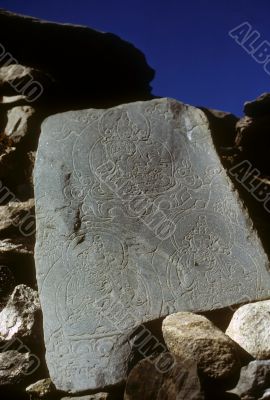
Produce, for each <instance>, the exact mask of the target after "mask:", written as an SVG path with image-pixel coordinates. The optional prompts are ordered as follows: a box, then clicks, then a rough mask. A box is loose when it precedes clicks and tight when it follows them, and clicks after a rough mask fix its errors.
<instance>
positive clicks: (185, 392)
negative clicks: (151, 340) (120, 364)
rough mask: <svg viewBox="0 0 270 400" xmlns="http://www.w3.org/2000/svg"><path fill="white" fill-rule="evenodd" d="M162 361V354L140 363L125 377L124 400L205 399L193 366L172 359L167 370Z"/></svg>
mask: <svg viewBox="0 0 270 400" xmlns="http://www.w3.org/2000/svg"><path fill="white" fill-rule="evenodd" d="M164 361H165V359H163V356H162V355H160V356H158V357H157V358H153V359H144V360H142V361H140V362H139V363H138V364H137V365H136V367H134V368H133V370H132V371H131V373H130V375H129V377H128V380H127V384H126V390H125V395H124V400H184V399H185V400H203V399H204V395H203V393H202V391H201V385H200V381H199V377H198V374H197V367H196V364H191V365H183V364H182V363H180V362H179V361H177V359H175V361H174V363H173V364H171V365H170V366H169V364H167V367H168V370H167V371H166V369H167V368H166V367H165V366H166V362H164ZM164 367H165V370H163V368H164ZM165 371H166V372H165Z"/></svg>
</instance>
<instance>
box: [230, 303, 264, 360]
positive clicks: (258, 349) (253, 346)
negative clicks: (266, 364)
mask: <svg viewBox="0 0 270 400" xmlns="http://www.w3.org/2000/svg"><path fill="white" fill-rule="evenodd" d="M269 324H270V300H265V301H259V302H256V303H251V304H245V305H244V306H242V307H240V308H238V310H237V311H236V312H235V313H234V315H233V317H232V320H231V322H230V324H229V326H228V328H227V331H226V334H227V335H228V336H230V337H231V338H232V339H233V340H234V341H235V342H236V343H238V344H239V345H240V346H241V347H242V348H243V349H245V350H246V351H247V352H248V353H249V354H251V355H252V356H253V357H254V358H257V359H259V360H265V359H268V358H270V331H269Z"/></svg>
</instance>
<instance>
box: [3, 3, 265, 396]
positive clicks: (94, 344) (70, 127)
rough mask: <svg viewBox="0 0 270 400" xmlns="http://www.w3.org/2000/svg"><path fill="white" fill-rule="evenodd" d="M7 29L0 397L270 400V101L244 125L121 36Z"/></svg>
mask: <svg viewBox="0 0 270 400" xmlns="http://www.w3.org/2000/svg"><path fill="white" fill-rule="evenodd" d="M18 30H19V31H20V32H23V33H24V34H23V35H21V36H18V35H17V34H16V35H14V32H18ZM0 33H1V43H0V263H1V266H0V397H1V399H2V398H3V399H5V400H8V399H14V398H16V400H31V399H32V400H38V399H43V400H60V399H62V400H68V399H70V400H71V399H77V400H80V399H84V400H105V399H106V400H137V399H138V400H139V399H140V400H143V399H144V400H148V399H149V400H150V399H153V400H216V399H219V400H226V399H227V400H230V399H231V400H233V399H235V400H236V399H242V400H263V399H265V400H266V399H268V398H270V372H269V371H270V366H269V363H270V345H269V332H268V330H269V329H268V322H269V313H270V309H269V308H270V306H269V300H267V298H270V276H269V261H268V260H269V254H270V242H269V234H270V223H269V210H270V206H268V194H269V193H270V185H269V182H270V178H269V175H270V173H269V165H268V150H267V146H268V142H269V137H268V136H269V135H268V130H269V118H270V108H269V104H270V101H269V99H270V95H269V94H267V93H266V94H263V95H262V96H260V97H259V98H258V99H256V100H254V101H252V102H249V103H246V104H245V107H244V112H245V116H244V117H243V118H242V119H240V120H239V119H238V118H237V117H235V116H234V115H232V114H229V113H223V112H221V111H216V110H208V109H205V108H203V107H201V108H200V109H199V108H195V107H190V106H186V105H184V104H182V103H179V102H177V101H174V100H169V99H156V98H154V96H152V95H151V88H150V82H151V80H152V79H153V76H154V72H153V70H152V69H151V68H150V67H149V66H148V65H147V63H146V60H145V58H144V55H143V54H142V53H141V52H140V51H139V50H137V49H136V48H135V47H134V46H132V45H131V44H129V43H127V42H125V41H123V40H121V39H120V38H118V37H117V36H115V35H113V34H108V33H101V32H97V31H94V30H92V29H90V28H86V27H79V26H72V25H61V24H54V23H49V22H44V21H39V20H37V19H35V18H29V17H24V16H18V15H15V14H12V13H9V12H6V11H4V10H0ZM41 43H42V46H41V45H40V44H41ZM71 50H72V57H71ZM72 78H74V79H72ZM82 109H84V110H82ZM76 110H77V111H76ZM78 110H80V111H78ZM58 113H62V114H58ZM54 114H58V115H57V116H52V115H54ZM47 117H50V118H48V120H47V121H46V123H45V124H43V127H42V138H41V140H40V145H39V148H38V141H39V136H40V132H41V125H42V123H43V121H44V119H45V118H47ZM37 148H38V157H37V162H36V152H37ZM35 162H36V165H35ZM222 164H223V166H222ZM34 166H35V188H34V181H33V169H34ZM236 189H237V191H238V193H237V191H236ZM239 196H240V198H241V199H242V201H243V202H244V205H245V207H247V209H248V213H247V212H246V211H244V209H243V206H242V203H241V201H240V200H239ZM35 203H36V204H37V222H38V224H37V229H38V232H37V233H38V235H37V238H38V239H37V243H36V260H35V261H36V264H37V265H36V266H35V261H34V245H35V230H36V227H35ZM268 208H269V209H268ZM248 214H249V215H248ZM149 217H151V218H150V219H149ZM160 222H162V223H163V224H160ZM164 222H165V223H164ZM253 224H254V226H255V228H256V229H257V232H258V233H257V232H256V231H255V230H254V227H253ZM36 267H37V269H36ZM36 274H37V278H38V285H37V282H36ZM38 292H39V293H38ZM39 297H40V300H41V306H40V302H39ZM258 300H261V301H258ZM245 303H246V304H245ZM241 304H244V305H241ZM41 308H42V310H43V314H44V321H43V327H42V315H41ZM234 311H235V312H234ZM206 316H207V318H206ZM226 321H228V323H226ZM227 325H228V326H227ZM43 331H44V333H45V342H46V351H47V356H46V357H47V362H48V368H49V370H47V364H46V362H45V347H44V343H43Z"/></svg>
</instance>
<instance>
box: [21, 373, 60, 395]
mask: <svg viewBox="0 0 270 400" xmlns="http://www.w3.org/2000/svg"><path fill="white" fill-rule="evenodd" d="M26 392H27V393H29V394H30V395H31V396H32V398H38V399H47V398H49V397H50V395H51V394H52V393H54V392H55V387H54V385H53V383H52V381H51V379H50V378H47V379H41V380H39V381H37V382H35V383H32V385H29V386H28V387H27V388H26Z"/></svg>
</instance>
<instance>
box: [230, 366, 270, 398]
mask: <svg viewBox="0 0 270 400" xmlns="http://www.w3.org/2000/svg"><path fill="white" fill-rule="evenodd" d="M269 387H270V360H255V361H251V362H250V363H249V364H248V365H247V366H245V367H242V369H241V373H240V379H239V382H238V383H237V386H236V387H235V388H234V389H233V390H232V391H231V392H232V393H235V394H237V395H238V396H239V397H240V398H241V399H242V400H258V399H259V398H263V399H266V398H267V397H266V394H265V392H266V391H267V389H268V388H269ZM263 396H265V397H263Z"/></svg>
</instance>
